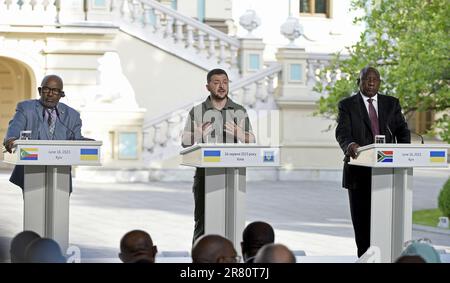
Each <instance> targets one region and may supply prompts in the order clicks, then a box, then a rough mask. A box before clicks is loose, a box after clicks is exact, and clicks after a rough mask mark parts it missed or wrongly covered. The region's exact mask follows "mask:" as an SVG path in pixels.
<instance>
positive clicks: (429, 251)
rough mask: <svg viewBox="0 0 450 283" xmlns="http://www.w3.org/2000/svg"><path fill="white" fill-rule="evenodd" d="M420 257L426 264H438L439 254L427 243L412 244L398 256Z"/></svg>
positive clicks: (439, 260)
mask: <svg viewBox="0 0 450 283" xmlns="http://www.w3.org/2000/svg"><path fill="white" fill-rule="evenodd" d="M405 255H406V256H420V257H421V258H422V259H423V260H424V261H425V262H426V263H440V262H441V257H440V256H439V253H438V252H437V251H436V250H435V249H434V248H433V246H431V245H430V244H427V243H420V242H413V243H412V244H410V245H409V246H407V247H406V249H405V250H404V251H403V252H402V253H401V254H400V256H405Z"/></svg>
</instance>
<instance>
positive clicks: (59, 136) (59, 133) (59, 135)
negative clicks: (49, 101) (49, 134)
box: [54, 103, 66, 140]
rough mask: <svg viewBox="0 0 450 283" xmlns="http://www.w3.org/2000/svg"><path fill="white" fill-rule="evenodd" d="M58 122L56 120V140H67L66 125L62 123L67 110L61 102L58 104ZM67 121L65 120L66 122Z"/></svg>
mask: <svg viewBox="0 0 450 283" xmlns="http://www.w3.org/2000/svg"><path fill="white" fill-rule="evenodd" d="M56 111H57V112H56V122H55V134H54V139H55V140H65V139H66V135H65V133H66V131H65V128H64V126H63V125H62V124H61V121H64V120H65V117H66V116H65V111H64V109H63V107H62V106H61V104H60V103H58V104H57V105H56ZM64 123H65V122H64Z"/></svg>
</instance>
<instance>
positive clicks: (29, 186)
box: [4, 140, 102, 252]
mask: <svg viewBox="0 0 450 283" xmlns="http://www.w3.org/2000/svg"><path fill="white" fill-rule="evenodd" d="M101 145H102V142H101V141H82V140H76V141H66V140H16V141H15V142H14V146H15V148H14V149H13V153H5V155H4V162H6V163H10V164H15V165H24V172H25V175H24V191H23V195H24V222H23V223H24V225H23V226H24V230H32V231H35V232H36V233H38V234H39V235H40V236H41V237H46V238H52V239H54V240H55V241H56V242H58V244H59V245H60V247H61V249H62V251H63V252H65V251H66V250H67V248H68V245H69V194H70V193H69V190H70V186H71V167H70V166H71V165H87V166H98V165H100V146H101Z"/></svg>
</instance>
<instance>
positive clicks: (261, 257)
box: [254, 244, 296, 263]
mask: <svg viewBox="0 0 450 283" xmlns="http://www.w3.org/2000/svg"><path fill="white" fill-rule="evenodd" d="M254 262H255V263H295V262H296V260H295V256H294V253H293V252H292V251H291V250H290V249H288V248H287V247H286V246H284V245H282V244H267V245H265V246H264V247H262V248H261V249H260V250H259V251H258V253H257V254H256V256H255V260H254Z"/></svg>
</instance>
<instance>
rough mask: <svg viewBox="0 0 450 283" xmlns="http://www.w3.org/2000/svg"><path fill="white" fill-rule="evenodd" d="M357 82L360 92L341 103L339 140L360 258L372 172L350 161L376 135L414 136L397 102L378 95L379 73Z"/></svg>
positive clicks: (369, 72)
mask: <svg viewBox="0 0 450 283" xmlns="http://www.w3.org/2000/svg"><path fill="white" fill-rule="evenodd" d="M357 82H358V86H359V92H358V93H357V94H356V95H353V96H351V97H348V98H345V99H343V100H342V101H340V102H339V115H338V125H337V128H336V140H337V141H338V142H339V145H340V147H341V148H342V150H343V151H344V154H345V159H344V170H343V179H342V186H343V187H344V188H346V189H348V195H349V200H350V213H351V217H352V222H353V228H354V231H355V241H356V245H357V248H358V257H360V256H362V255H363V254H364V253H365V252H366V251H367V249H368V248H369V247H370V205H371V203H370V202H371V184H372V169H371V168H368V167H362V166H354V165H349V164H348V162H349V161H350V158H353V159H356V158H357V150H358V147H360V146H365V145H368V144H372V143H374V141H375V136H376V135H384V136H385V137H386V143H395V142H398V143H410V142H411V136H410V132H409V130H408V125H407V123H406V121H405V119H404V117H403V115H402V109H401V107H400V103H399V101H398V99H397V98H395V97H391V96H386V95H382V94H379V93H378V89H379V87H380V82H381V80H380V73H379V72H378V70H377V69H375V68H373V67H365V68H364V69H362V70H361V72H360V75H359V78H358V80H357Z"/></svg>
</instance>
